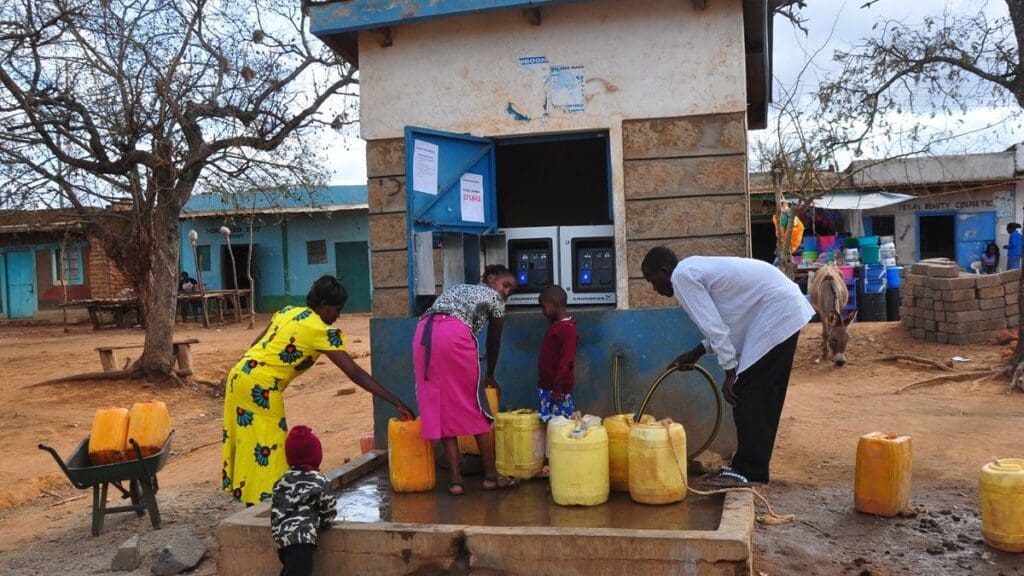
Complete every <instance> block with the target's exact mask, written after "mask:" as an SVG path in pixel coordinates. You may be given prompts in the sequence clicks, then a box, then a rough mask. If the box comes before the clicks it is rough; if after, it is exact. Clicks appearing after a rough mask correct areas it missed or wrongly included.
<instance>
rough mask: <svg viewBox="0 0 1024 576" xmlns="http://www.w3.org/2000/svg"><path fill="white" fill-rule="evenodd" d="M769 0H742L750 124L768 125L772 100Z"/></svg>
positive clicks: (759, 127) (751, 126)
mask: <svg viewBox="0 0 1024 576" xmlns="http://www.w3.org/2000/svg"><path fill="white" fill-rule="evenodd" d="M774 14H775V12H774V11H773V10H772V9H771V7H770V6H769V3H768V0H743V51H744V52H745V53H746V58H747V62H746V68H747V128H748V129H749V130H762V129H764V128H766V127H767V126H768V104H770V103H771V101H772V17H773V16H774Z"/></svg>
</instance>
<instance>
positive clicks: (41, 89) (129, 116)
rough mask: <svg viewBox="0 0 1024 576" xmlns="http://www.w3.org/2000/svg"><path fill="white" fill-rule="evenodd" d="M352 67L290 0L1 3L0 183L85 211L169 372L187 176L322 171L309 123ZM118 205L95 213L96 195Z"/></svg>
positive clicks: (252, 180)
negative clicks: (122, 276) (126, 283)
mask: <svg viewBox="0 0 1024 576" xmlns="http://www.w3.org/2000/svg"><path fill="white" fill-rule="evenodd" d="M354 74H355V70H354V69H353V68H351V67H350V66H349V65H347V64H346V63H344V62H343V61H341V60H340V58H339V57H337V56H336V55H335V54H334V53H333V52H332V51H330V50H329V49H328V48H327V47H326V46H324V45H323V44H322V43H321V42H319V41H316V40H314V39H312V37H311V36H310V35H309V33H308V21H307V17H306V14H305V12H304V9H303V6H302V4H301V3H300V2H299V1H298V0H240V1H237V2H211V1H208V0H101V1H95V0H8V1H7V2H4V3H0V190H4V194H5V196H6V197H5V198H3V199H2V201H4V202H5V203H7V202H9V203H10V204H18V205H22V206H39V205H52V204H55V203H56V202H55V200H54V198H53V196H54V195H55V194H56V195H59V196H62V197H63V198H64V200H65V201H66V202H67V203H68V204H69V205H71V206H74V207H75V208H76V209H77V210H78V211H79V212H81V213H82V214H83V217H85V218H88V219H89V221H90V222H91V224H92V229H93V232H94V233H95V234H96V235H98V237H99V238H100V240H101V241H102V243H103V246H104V248H105V250H106V251H107V253H108V254H109V256H110V257H111V258H112V259H113V260H114V262H115V263H116V264H117V266H118V267H119V268H120V269H121V270H122V272H123V273H124V274H125V276H126V277H127V279H128V280H129V282H130V283H131V284H132V285H133V287H134V289H135V290H136V293H137V296H138V298H139V302H140V306H141V310H142V313H143V316H144V318H145V324H146V345H145V349H144V351H143V354H142V357H141V358H140V359H139V361H138V362H136V364H135V365H134V366H133V367H132V369H131V373H132V374H141V373H146V374H154V373H160V374H173V371H172V369H171V367H172V365H173V364H172V362H173V359H172V350H171V343H172V331H173V324H174V315H175V301H176V298H175V296H176V287H177V262H178V251H179V226H178V221H179V215H180V212H181V209H182V206H183V205H184V204H185V202H186V201H187V200H188V198H189V196H190V195H191V194H192V193H193V191H195V190H208V191H225V190H239V189H250V188H253V187H256V186H257V185H259V186H264V187H265V186H267V185H281V186H288V185H307V186H308V185H310V184H311V183H319V182H320V181H322V180H323V177H324V171H323V169H322V168H321V166H323V165H324V164H323V163H322V162H321V160H322V154H321V152H320V150H319V147H318V146H317V145H316V144H318V141H317V140H316V138H315V136H316V134H317V133H318V132H319V131H320V130H322V129H324V128H325V127H328V126H330V127H334V128H339V127H341V126H343V125H345V124H347V123H349V122H351V121H352V120H353V118H354V114H353V113H352V110H353V106H354V97H355V94H354V93H353V92H354V91H355V84H356V82H357V81H356V80H355V78H354ZM104 204H113V205H115V206H116V207H118V209H116V210H111V211H106V212H104V213H103V214H102V215H96V214H93V213H92V211H89V210H87V208H89V207H90V206H97V205H104Z"/></svg>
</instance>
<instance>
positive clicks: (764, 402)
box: [731, 332, 800, 482]
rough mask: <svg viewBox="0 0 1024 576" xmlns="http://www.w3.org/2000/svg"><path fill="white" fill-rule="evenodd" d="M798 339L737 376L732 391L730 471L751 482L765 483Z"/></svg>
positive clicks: (797, 334)
mask: <svg viewBox="0 0 1024 576" xmlns="http://www.w3.org/2000/svg"><path fill="white" fill-rule="evenodd" d="M799 337H800V332H797V333H796V334H793V335H792V336H790V337H789V338H788V339H787V340H785V341H784V342H782V343H781V344H779V345H777V346H776V347H774V348H772V349H771V350H769V351H768V353H767V354H765V355H764V356H763V357H762V358H761V359H760V360H758V361H757V362H755V363H754V365H753V366H751V367H749V368H747V369H746V370H744V371H743V372H742V373H741V374H740V375H739V377H738V378H737V380H736V385H735V387H734V389H733V390H734V391H735V393H736V398H737V400H736V406H734V407H733V410H732V417H733V420H734V421H735V422H736V440H737V447H736V454H734V455H733V457H732V464H731V467H732V469H733V470H735V471H737V472H739V473H740V474H742V475H744V476H746V477H747V479H748V480H750V481H751V482H767V481H768V465H769V464H770V463H771V461H772V450H773V449H774V448H775V434H776V432H778V430H779V417H780V416H781V415H782V405H783V404H784V403H785V402H786V389H787V388H788V387H789V373H790V371H791V370H792V369H793V356H794V355H795V354H796V343H797V339H798V338H799Z"/></svg>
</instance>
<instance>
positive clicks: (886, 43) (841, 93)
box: [818, 0, 1024, 386]
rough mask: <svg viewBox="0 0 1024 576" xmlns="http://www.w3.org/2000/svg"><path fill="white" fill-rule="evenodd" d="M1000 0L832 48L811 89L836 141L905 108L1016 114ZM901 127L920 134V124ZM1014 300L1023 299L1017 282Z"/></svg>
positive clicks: (1015, 361)
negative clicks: (822, 77)
mask: <svg viewBox="0 0 1024 576" xmlns="http://www.w3.org/2000/svg"><path fill="white" fill-rule="evenodd" d="M1005 3H1006V7H1007V9H1008V15H1007V16H1006V17H1000V18H991V17H989V16H988V15H987V14H985V13H984V12H983V11H982V12H978V13H977V14H971V15H959V14H953V13H950V12H948V11H947V12H945V13H943V14H941V15H938V16H935V17H927V18H924V19H923V20H922V21H921V22H920V23H915V24H909V23H906V22H900V21H894V20H888V19H882V20H880V21H879V22H878V23H877V24H876V27H875V32H876V34H875V35H874V36H873V37H871V38H867V39H864V40H862V41H861V42H860V43H859V44H858V45H856V46H854V47H853V48H852V49H850V50H845V51H839V52H836V54H835V60H836V61H837V62H838V63H839V64H841V65H842V70H841V72H840V73H839V74H838V75H836V76H835V77H834V78H833V79H831V80H829V81H826V82H824V83H823V84H822V85H821V86H820V88H819V91H818V95H819V99H820V101H821V103H822V105H823V106H824V108H825V110H826V111H827V112H828V116H827V120H828V121H829V122H831V123H832V124H833V125H834V126H835V128H836V136H835V144H836V145H847V146H850V147H851V148H854V149H859V147H860V145H861V143H863V142H864V141H865V139H867V138H869V137H871V136H872V135H874V134H878V133H880V132H882V133H884V132H886V131H889V130H892V129H894V128H895V127H897V126H898V124H899V123H901V122H903V121H904V118H903V114H905V113H915V114H921V115H925V116H927V115H934V114H945V115H949V116H951V117H952V116H956V115H961V114H963V113H965V112H966V111H967V110H968V109H969V108H970V107H974V106H979V105H982V106H992V107H1009V108H1010V109H1011V112H1010V114H1011V115H1012V116H1015V117H1017V118H1019V117H1020V113H1021V112H1022V111H1024V55H1022V54H1021V48H1022V45H1024V3H1022V2H1020V1H1019V0H1005ZM868 4H869V5H870V4H872V2H869V3H868ZM907 133H908V134H909V137H910V138H912V139H913V138H919V137H920V136H921V134H922V126H921V124H918V125H916V126H913V127H911V129H910V130H909V131H908V132H907ZM1018 305H1024V283H1021V293H1020V294H1019V295H1018ZM1018 331H1019V334H1018V336H1019V338H1018V340H1017V342H1018V344H1017V349H1016V350H1015V352H1014V354H1013V356H1012V358H1011V365H1010V368H1009V371H1008V373H1009V374H1010V375H1011V376H1012V378H1013V384H1014V385H1017V386H1019V385H1021V383H1022V381H1024V325H1022V326H1021V327H1020V328H1019V329H1018Z"/></svg>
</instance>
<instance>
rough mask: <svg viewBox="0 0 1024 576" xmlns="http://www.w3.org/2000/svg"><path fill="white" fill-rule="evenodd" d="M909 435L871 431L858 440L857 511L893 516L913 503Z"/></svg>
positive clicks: (911, 446)
mask: <svg viewBox="0 0 1024 576" xmlns="http://www.w3.org/2000/svg"><path fill="white" fill-rule="evenodd" d="M913 456H914V450H913V445H912V444H911V442H910V436H897V435H896V434H886V433H883V432H872V433H870V434H865V435H864V436H861V438H860V441H859V442H857V467H856V472H855V475H854V485H853V503H854V507H855V508H856V509H857V511H858V512H863V513H865V514H874V515H876V516H887V517H892V516H896V515H897V514H899V512H900V510H902V509H904V508H906V507H907V506H908V505H909V504H910V468H911V462H912V460H913Z"/></svg>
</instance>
